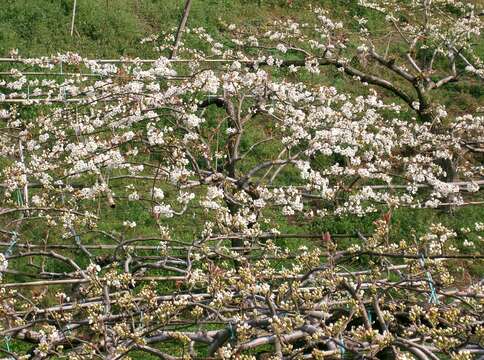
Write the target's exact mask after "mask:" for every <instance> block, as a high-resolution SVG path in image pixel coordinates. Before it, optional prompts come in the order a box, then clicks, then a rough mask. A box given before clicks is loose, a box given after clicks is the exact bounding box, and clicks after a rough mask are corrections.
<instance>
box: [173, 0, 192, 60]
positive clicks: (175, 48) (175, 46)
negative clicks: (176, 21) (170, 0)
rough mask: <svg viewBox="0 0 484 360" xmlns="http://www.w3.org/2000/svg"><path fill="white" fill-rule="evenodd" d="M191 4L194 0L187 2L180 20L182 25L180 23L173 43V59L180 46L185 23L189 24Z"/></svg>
mask: <svg viewBox="0 0 484 360" xmlns="http://www.w3.org/2000/svg"><path fill="white" fill-rule="evenodd" d="M191 6H192V0H187V1H186V2H185V9H183V16H182V19H181V21H180V25H178V30H177V31H176V38H175V43H174V44H173V51H172V53H171V56H170V59H173V58H175V57H176V53H177V51H178V46H179V44H180V41H181V37H182V34H183V31H184V30H185V25H186V24H187V20H188V14H189V13H190V7H191Z"/></svg>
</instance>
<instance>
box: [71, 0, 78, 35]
mask: <svg viewBox="0 0 484 360" xmlns="http://www.w3.org/2000/svg"><path fill="white" fill-rule="evenodd" d="M76 7H77V0H74V6H73V8H72V22H71V37H72V35H73V34H74V21H75V19H76Z"/></svg>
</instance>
